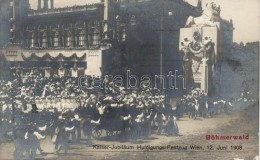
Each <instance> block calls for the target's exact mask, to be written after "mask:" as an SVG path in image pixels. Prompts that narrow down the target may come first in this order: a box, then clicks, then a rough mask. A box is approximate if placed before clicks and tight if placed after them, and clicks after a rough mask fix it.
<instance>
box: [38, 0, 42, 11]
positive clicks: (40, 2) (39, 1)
mask: <svg viewBox="0 0 260 160" xmlns="http://www.w3.org/2000/svg"><path fill="white" fill-rule="evenodd" d="M41 8H42V0H38V10H40V9H41Z"/></svg>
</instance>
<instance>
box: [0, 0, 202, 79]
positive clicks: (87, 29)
mask: <svg viewBox="0 0 260 160" xmlns="http://www.w3.org/2000/svg"><path fill="white" fill-rule="evenodd" d="M0 3H1V5H0V6H1V10H0V12H1V14H0V19H1V24H0V28H1V30H0V35H1V38H0V46H1V47H2V48H3V49H2V54H3V55H4V57H5V59H6V64H5V66H6V67H8V68H12V69H14V70H18V69H19V68H20V69H19V70H21V69H24V70H26V69H30V68H32V67H36V68H38V69H39V68H41V70H42V72H43V73H46V75H49V74H48V73H49V72H54V73H56V72H59V70H64V69H65V70H67V71H66V73H67V74H65V75H72V71H71V70H73V69H75V70H77V72H78V73H77V74H75V75H77V76H78V75H80V74H87V75H96V76H101V75H103V74H104V73H108V72H113V71H114V70H115V69H120V71H118V72H124V71H125V70H132V71H133V72H136V74H150V75H154V74H159V73H160V66H161V62H163V63H162V64H163V66H162V67H161V68H162V71H163V74H167V73H168V72H169V71H174V70H179V71H181V70H182V60H181V56H180V54H179V53H178V52H179V51H178V44H179V32H180V31H179V30H180V28H181V27H183V26H184V25H185V22H186V19H187V18H188V16H191V15H192V16H198V15H200V14H201V13H202V4H201V1H199V2H198V5H197V6H192V5H190V4H188V3H187V2H185V1H183V0H163V1H158V0H101V2H100V3H96V4H89V5H81V6H72V7H64V8H55V6H54V0H38V7H37V9H36V10H33V9H31V8H30V4H29V0H0ZM161 55H162V57H161ZM109 62H112V63H109ZM114 62H115V63H114ZM117 63H118V64H117ZM111 66H114V68H113V67H111ZM69 70H70V71H69ZM78 70H79V71H78ZM19 73H20V71H19ZM115 73H116V72H115ZM50 74H53V73H50Z"/></svg>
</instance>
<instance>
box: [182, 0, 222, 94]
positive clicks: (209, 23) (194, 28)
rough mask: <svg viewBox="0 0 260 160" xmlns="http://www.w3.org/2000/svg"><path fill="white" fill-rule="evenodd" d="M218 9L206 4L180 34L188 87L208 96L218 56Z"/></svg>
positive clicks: (213, 4)
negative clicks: (198, 15)
mask: <svg viewBox="0 0 260 160" xmlns="http://www.w3.org/2000/svg"><path fill="white" fill-rule="evenodd" d="M220 20H221V18H220V6H219V5H216V4H215V3H214V2H212V3H208V4H206V8H205V10H204V11H203V13H202V15H201V16H200V17H196V18H194V17H192V16H190V17H189V18H188V20H187V23H186V25H185V28H182V29H181V30H180V51H181V53H182V54H183V56H182V59H183V72H184V75H185V78H186V80H187V83H189V84H199V85H200V89H201V91H204V92H205V93H206V94H207V93H209V92H210V88H212V85H213V82H212V80H213V73H214V70H215V64H216V60H217V56H218V54H217V53H218V49H217V47H218V45H217V44H218V37H219V36H218V33H219V29H220V26H219V24H220V23H219V22H220Z"/></svg>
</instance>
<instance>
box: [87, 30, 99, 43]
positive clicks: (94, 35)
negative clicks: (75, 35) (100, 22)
mask: <svg viewBox="0 0 260 160" xmlns="http://www.w3.org/2000/svg"><path fill="white" fill-rule="evenodd" d="M88 39H89V43H90V46H96V45H98V44H99V31H98V30H97V29H95V28H92V29H91V30H90V34H89V35H88Z"/></svg>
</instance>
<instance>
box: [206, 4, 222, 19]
mask: <svg viewBox="0 0 260 160" xmlns="http://www.w3.org/2000/svg"><path fill="white" fill-rule="evenodd" d="M203 13H204V14H206V15H207V16H209V17H211V18H220V5H217V4H216V3H214V2H210V3H207V4H206V7H205V9H204V12H203Z"/></svg>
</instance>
